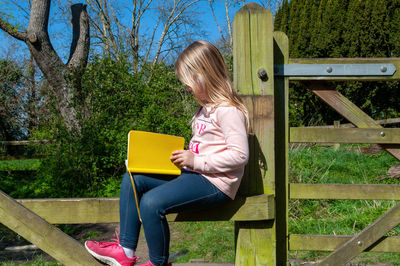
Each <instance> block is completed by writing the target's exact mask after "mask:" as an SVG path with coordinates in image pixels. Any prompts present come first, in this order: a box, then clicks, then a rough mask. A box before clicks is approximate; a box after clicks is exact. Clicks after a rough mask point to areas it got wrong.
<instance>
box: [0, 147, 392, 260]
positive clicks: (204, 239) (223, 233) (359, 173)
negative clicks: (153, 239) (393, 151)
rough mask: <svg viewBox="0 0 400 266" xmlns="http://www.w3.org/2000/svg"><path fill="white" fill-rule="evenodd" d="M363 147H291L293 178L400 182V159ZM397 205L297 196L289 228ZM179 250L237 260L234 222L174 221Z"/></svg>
mask: <svg viewBox="0 0 400 266" xmlns="http://www.w3.org/2000/svg"><path fill="white" fill-rule="evenodd" d="M358 148H359V146H357V145H342V146H341V147H340V148H339V150H334V149H333V148H332V147H326V146H325V147H321V146H320V147H319V146H314V147H310V146H308V147H307V146H303V147H301V146H298V147H294V148H291V150H290V152H289V158H290V170H289V180H290V182H292V183H342V184H383V183H385V184H400V181H399V180H397V179H391V178H385V177H386V173H387V170H388V169H389V168H390V167H391V166H392V165H394V164H397V163H398V161H397V160H396V159H394V158H393V157H392V156H391V155H389V154H388V153H386V152H382V153H380V154H375V155H365V154H362V153H361V152H360V150H359V149H358ZM0 165H1V164H0ZM0 167H1V166H0ZM382 177H384V178H382ZM395 204H396V202H395V201H379V200H291V201H290V203H289V233H290V234H315V235H335V234H336V235H354V234H356V233H358V232H360V231H361V230H362V229H363V228H365V227H366V226H368V225H369V224H370V223H372V222H373V221H374V220H376V219H377V218H378V217H379V216H381V215H382V214H384V213H385V212H386V211H387V210H389V209H390V208H391V207H393V206H394V205H395ZM399 232H400V229H399V228H395V229H394V230H392V232H390V233H389V234H388V235H400V234H399ZM178 251H187V252H186V254H184V255H182V256H180V257H179V258H178V260H177V261H176V262H188V261H189V260H190V259H204V260H205V261H210V262H233V261H234V226H233V223H232V222H177V223H172V224H171V253H173V252H178ZM327 254H329V252H320V251H291V252H290V253H289V257H290V259H297V260H302V261H315V260H318V259H320V258H322V257H324V256H326V255H327ZM353 262H354V263H358V264H366V263H377V262H381V263H388V264H390V265H400V253H372V252H371V253H363V254H361V255H360V256H357V258H356V259H355V260H354V261H353ZM50 263H53V262H50ZM1 265H13V264H1ZM34 265H42V264H38V263H36V264H34ZM43 265H53V264H43Z"/></svg>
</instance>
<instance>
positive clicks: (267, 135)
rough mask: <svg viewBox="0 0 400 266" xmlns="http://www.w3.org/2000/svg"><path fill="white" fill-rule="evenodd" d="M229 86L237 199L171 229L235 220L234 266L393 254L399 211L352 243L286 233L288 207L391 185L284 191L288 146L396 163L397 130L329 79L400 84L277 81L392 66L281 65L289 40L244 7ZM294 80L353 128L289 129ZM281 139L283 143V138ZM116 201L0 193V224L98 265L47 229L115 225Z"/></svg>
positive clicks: (388, 192)
mask: <svg viewBox="0 0 400 266" xmlns="http://www.w3.org/2000/svg"><path fill="white" fill-rule="evenodd" d="M233 29H234V36H233V37H234V41H233V44H234V47H233V59H234V77H233V80H234V86H235V88H236V90H237V91H238V92H239V93H240V94H241V96H242V98H243V100H244V101H245V103H246V105H247V106H248V109H249V112H250V120H251V128H252V133H251V135H250V137H249V143H250V151H251V156H250V161H249V163H248V166H247V168H246V173H245V176H244V178H243V181H242V184H241V187H240V189H239V194H238V196H237V199H235V200H234V201H233V202H231V203H230V204H227V205H225V206H223V207H220V208H218V209H213V210H211V211H207V212H191V213H179V214H173V215H169V216H168V220H170V221H199V220H200V221H203V220H233V221H235V237H236V238H235V244H236V260H235V264H236V265H286V264H287V261H288V250H326V251H333V252H332V253H331V255H330V256H328V257H327V258H326V259H324V260H323V261H322V262H321V263H320V265H342V264H345V263H346V262H347V261H349V260H351V259H352V258H353V257H355V256H356V255H358V254H359V253H361V252H363V251H367V250H368V251H389V252H398V251H400V245H399V244H400V238H399V237H383V236H384V235H385V234H386V232H388V231H389V230H391V229H392V228H393V227H395V226H396V225H397V224H398V223H399V222H400V219H399V218H400V213H399V211H400V206H399V205H398V206H396V207H394V208H393V209H392V210H389V211H388V212H387V213H386V214H385V215H383V216H382V217H380V218H379V219H377V220H376V221H375V222H374V223H373V224H371V225H370V226H368V227H367V228H365V229H364V230H362V231H361V232H360V233H359V234H357V235H355V236H319V235H291V234H289V232H288V229H287V226H288V201H289V199H387V200H398V199H399V198H400V186H398V185H344V184H289V183H288V179H287V176H288V175H287V173H288V146H289V141H290V142H329V143H351V142H357V143H378V144H379V145H381V146H382V147H383V148H384V149H385V150H386V151H388V152H389V153H390V154H392V155H393V156H394V157H396V158H397V159H400V145H399V143H400V138H399V136H400V129H385V128H382V127H381V126H380V125H379V124H378V123H377V122H376V121H374V120H373V119H372V118H370V117H369V116H368V115H367V114H365V113H364V112H363V111H361V110H360V109H359V108H358V107H357V106H355V105H354V104H353V103H351V102H350V101H349V100H348V99H346V98H345V97H344V96H343V95H341V94H340V93H339V92H337V91H335V90H333V89H332V88H331V86H330V84H329V83H328V82H329V81H338V80H340V81H346V80H388V81H389V80H399V79H400V71H396V72H395V73H394V74H393V75H389V76H388V75H386V76H381V75H376V76H371V75H368V76H362V75H357V76H355V77H352V76H348V75H343V76H329V75H307V76H301V75H300V76H299V75H297V76H289V75H277V74H276V73H277V67H278V66H283V65H290V64H307V65H310V64H350V63H351V64H377V63H382V64H383V63H392V64H393V65H394V66H395V67H396V68H397V69H399V68H400V59H395V58H379V59H376V58H373V59H372V58H371V59H290V58H289V56H288V51H289V47H288V39H287V37H286V35H285V34H284V33H282V32H274V31H273V16H272V13H271V12H270V11H268V10H266V9H264V8H262V7H260V6H259V5H257V4H253V3H250V4H248V5H246V6H245V7H243V8H242V9H240V10H239V11H238V12H237V14H236V16H235V19H234V21H233ZM291 80H296V81H301V82H303V83H304V84H305V85H306V86H307V87H308V88H309V89H310V90H311V91H312V92H313V93H314V94H315V95H317V96H318V97H320V98H321V99H323V100H324V101H325V102H326V103H327V104H328V105H330V106H331V107H332V108H334V109H335V110H336V111H338V112H339V113H340V114H341V115H343V116H344V117H345V118H346V119H347V120H349V121H350V122H351V123H352V124H354V125H355V126H356V127H357V128H332V129H324V128H290V130H289V128H288V88H289V81H291ZM289 136H290V139H289ZM118 221H119V215H118V199H116V198H108V199H104V198H102V199H41V200H18V202H17V201H15V200H14V199H12V198H10V197H9V196H7V195H6V194H4V193H0V222H1V223H3V224H5V225H6V226H8V227H9V228H11V229H12V230H14V231H15V232H17V233H18V234H20V235H21V236H23V237H24V238H26V239H27V240H29V241H30V242H32V243H34V244H36V245H37V246H38V247H39V248H41V249H43V250H44V251H46V252H47V253H48V254H50V255H51V256H53V257H54V258H56V259H57V260H59V261H60V262H61V263H63V264H66V265H98V263H97V261H95V260H94V259H93V258H92V257H91V256H90V255H88V253H87V252H86V251H85V250H84V248H83V247H82V245H80V244H79V243H77V242H76V241H74V240H73V239H71V238H70V237H68V236H67V235H65V234H64V233H62V232H61V231H60V230H58V229H57V228H55V227H54V226H52V225H51V224H52V223H103V222H118Z"/></svg>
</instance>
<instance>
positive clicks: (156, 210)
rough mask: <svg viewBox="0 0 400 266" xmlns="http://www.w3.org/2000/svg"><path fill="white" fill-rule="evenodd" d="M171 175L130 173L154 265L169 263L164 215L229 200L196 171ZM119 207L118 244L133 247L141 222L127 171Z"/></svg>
mask: <svg viewBox="0 0 400 266" xmlns="http://www.w3.org/2000/svg"><path fill="white" fill-rule="evenodd" d="M172 178H174V177H172V176H162V175H139V174H137V175H133V180H134V182H135V188H136V193H137V196H138V201H139V209H140V215H141V218H142V222H143V229H144V233H145V237H146V241H147V246H148V248H149V256H150V261H151V262H152V263H153V264H154V265H156V266H158V265H167V262H168V256H169V240H170V233H169V227H168V222H167V220H166V218H165V215H166V214H168V213H177V212H182V211H185V210H199V209H205V208H208V207H211V206H216V205H218V204H220V203H223V202H226V201H229V200H230V198H229V197H228V196H227V195H225V194H224V193H223V192H221V191H220V190H219V189H218V188H217V187H215V186H214V185H213V184H212V183H210V181H208V180H207V179H206V178H205V177H203V176H202V175H200V174H198V173H193V172H187V171H184V170H183V171H182V174H181V175H180V176H178V177H177V178H175V179H172ZM119 210H120V227H121V230H120V244H121V246H123V247H126V248H131V249H134V250H135V249H136V246H137V243H138V238H139V232H140V226H141V223H140V221H139V217H138V214H137V210H136V204H135V198H134V194H133V189H132V183H131V180H130V176H129V174H128V173H126V174H125V175H124V178H123V180H122V184H121V194H120V207H119Z"/></svg>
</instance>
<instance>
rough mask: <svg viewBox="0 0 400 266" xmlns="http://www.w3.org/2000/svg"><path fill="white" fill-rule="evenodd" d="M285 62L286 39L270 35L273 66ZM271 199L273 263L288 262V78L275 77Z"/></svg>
mask: <svg viewBox="0 0 400 266" xmlns="http://www.w3.org/2000/svg"><path fill="white" fill-rule="evenodd" d="M288 61H289V39H288V37H287V36H286V34H285V33H283V32H274V63H275V64H287V63H288ZM274 96H275V100H274V103H275V105H274V108H275V110H274V114H275V125H274V127H275V199H276V239H277V241H276V261H277V264H280V263H282V264H283V263H284V262H286V261H287V260H288V220H289V217H288V216H289V215H288V208H289V207H288V202H289V200H288V199H289V192H288V169H289V110H288V109H289V79H288V78H287V77H286V78H285V77H275V90H274Z"/></svg>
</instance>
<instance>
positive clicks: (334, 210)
mask: <svg viewBox="0 0 400 266" xmlns="http://www.w3.org/2000/svg"><path fill="white" fill-rule="evenodd" d="M289 157H290V162H289V163H290V167H289V168H290V170H289V180H290V182H291V183H341V184H400V182H399V180H397V179H391V178H387V175H386V173H387V170H388V169H389V168H390V167H391V166H392V165H394V164H397V163H398V161H397V160H396V159H394V158H393V157H392V156H391V155H389V154H388V153H386V152H382V153H380V154H375V155H365V154H362V153H361V152H360V150H359V149H358V146H357V145H346V146H341V148H340V149H339V150H337V151H335V150H334V149H333V148H332V147H297V148H292V149H291V150H290V152H289ZM382 177H383V178H382ZM396 204H397V202H396V201H383V200H291V201H290V203H289V219H290V220H289V233H290V234H314V235H354V234H357V233H358V232H360V231H361V230H362V229H364V228H365V227H367V226H368V225H369V224H371V223H372V222H373V221H375V220H376V219H377V218H379V217H380V216H381V215H383V214H384V213H385V212H387V211H388V210H389V209H390V208H392V207H394V206H395V205H396ZM399 233H400V228H398V227H396V228H394V230H392V231H391V232H390V233H389V234H388V235H400V234H399ZM327 254H329V253H327V252H317V251H312V252H310V251H309V252H306V251H297V252H290V258H292V259H300V260H305V261H315V260H317V259H321V258H323V257H325V256H326V255H327ZM355 262H356V263H376V262H386V263H389V264H390V265H400V254H397V253H395V254H393V253H372V252H371V253H363V254H361V255H360V256H358V257H357V258H356V259H355Z"/></svg>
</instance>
